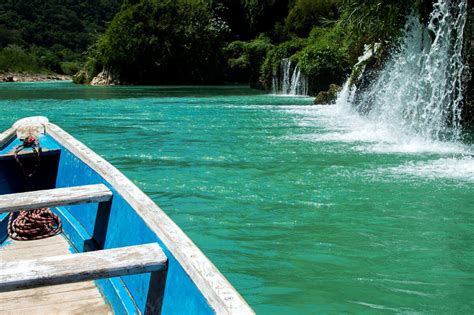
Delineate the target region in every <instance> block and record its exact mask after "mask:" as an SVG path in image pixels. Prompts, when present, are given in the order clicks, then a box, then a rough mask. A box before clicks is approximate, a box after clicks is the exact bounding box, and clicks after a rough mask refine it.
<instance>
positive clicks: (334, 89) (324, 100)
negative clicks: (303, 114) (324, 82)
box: [314, 84, 342, 105]
mask: <svg viewBox="0 0 474 315" xmlns="http://www.w3.org/2000/svg"><path fill="white" fill-rule="evenodd" d="M341 90H342V87H341V86H339V85H337V84H331V85H329V90H327V91H322V92H319V93H318V95H316V98H315V99H314V104H315V105H330V104H334V103H335V102H336V100H337V96H338V94H339V92H341Z"/></svg>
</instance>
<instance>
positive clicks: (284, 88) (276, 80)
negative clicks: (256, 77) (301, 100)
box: [272, 58, 308, 95]
mask: <svg viewBox="0 0 474 315" xmlns="http://www.w3.org/2000/svg"><path fill="white" fill-rule="evenodd" d="M272 91H273V94H283V95H308V78H307V77H306V76H305V75H304V74H303V73H301V70H300V67H299V65H296V66H293V64H292V62H291V60H290V58H284V59H282V60H281V63H280V69H279V71H277V72H275V73H274V74H273V79H272Z"/></svg>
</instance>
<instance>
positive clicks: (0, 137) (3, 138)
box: [0, 127, 16, 149]
mask: <svg viewBox="0 0 474 315" xmlns="http://www.w3.org/2000/svg"><path fill="white" fill-rule="evenodd" d="M15 136H16V130H15V128H13V127H12V128H9V129H7V130H5V131H3V132H2V133H0V149H2V148H3V147H4V146H5V145H6V144H8V143H9V142H10V141H11V140H12V139H13V138H14V137H15Z"/></svg>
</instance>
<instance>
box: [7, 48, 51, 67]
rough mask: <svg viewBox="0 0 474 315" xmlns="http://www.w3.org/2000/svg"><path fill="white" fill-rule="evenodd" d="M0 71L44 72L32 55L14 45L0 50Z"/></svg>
mask: <svg viewBox="0 0 474 315" xmlns="http://www.w3.org/2000/svg"><path fill="white" fill-rule="evenodd" d="M0 69H1V70H2V71H13V72H35V73H39V72H46V69H45V68H44V67H42V66H41V64H40V62H39V61H38V60H37V58H36V57H35V56H34V55H32V54H30V53H28V52H27V51H25V50H24V49H23V48H21V47H20V46H18V45H15V44H11V45H8V46H7V47H5V48H3V49H2V50H0Z"/></svg>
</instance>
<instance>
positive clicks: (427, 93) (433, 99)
mask: <svg viewBox="0 0 474 315" xmlns="http://www.w3.org/2000/svg"><path fill="white" fill-rule="evenodd" d="M466 19H467V0H460V1H456V2H454V1H449V0H438V1H437V3H435V4H434V7H433V12H432V13H431V15H430V21H429V23H428V26H424V25H422V24H421V23H420V22H419V19H418V17H415V16H411V17H409V18H408V20H407V23H406V26H405V29H404V35H403V37H402V39H401V41H400V44H399V47H398V49H396V51H394V52H393V53H392V55H391V57H390V58H389V60H388V62H387V63H386V64H385V66H384V68H383V69H382V70H381V71H380V73H379V74H378V77H377V78H376V79H375V80H374V81H373V82H372V83H371V84H370V86H369V87H368V88H367V89H366V90H364V91H360V93H357V90H356V89H357V87H355V86H353V87H352V89H354V90H355V92H356V94H358V95H357V97H356V98H354V97H349V95H352V94H351V93H349V92H348V91H344V93H341V95H340V97H339V98H340V99H339V100H338V102H337V104H339V106H342V105H341V104H343V103H345V104H348V105H344V106H350V107H352V108H353V109H357V110H358V111H359V112H362V113H363V115H366V116H367V117H368V118H369V119H370V120H372V121H375V122H377V123H380V124H383V125H384V126H386V127H389V128H391V129H395V130H399V131H401V132H403V133H405V134H407V133H409V134H414V135H416V136H421V137H422V138H425V139H432V140H447V141H458V140H460V137H461V125H460V121H461V110H462V102H463V88H464V87H463V84H462V76H463V73H464V71H465V67H466V66H465V64H464V61H463V56H462V50H463V32H464V27H465V24H466Z"/></svg>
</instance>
